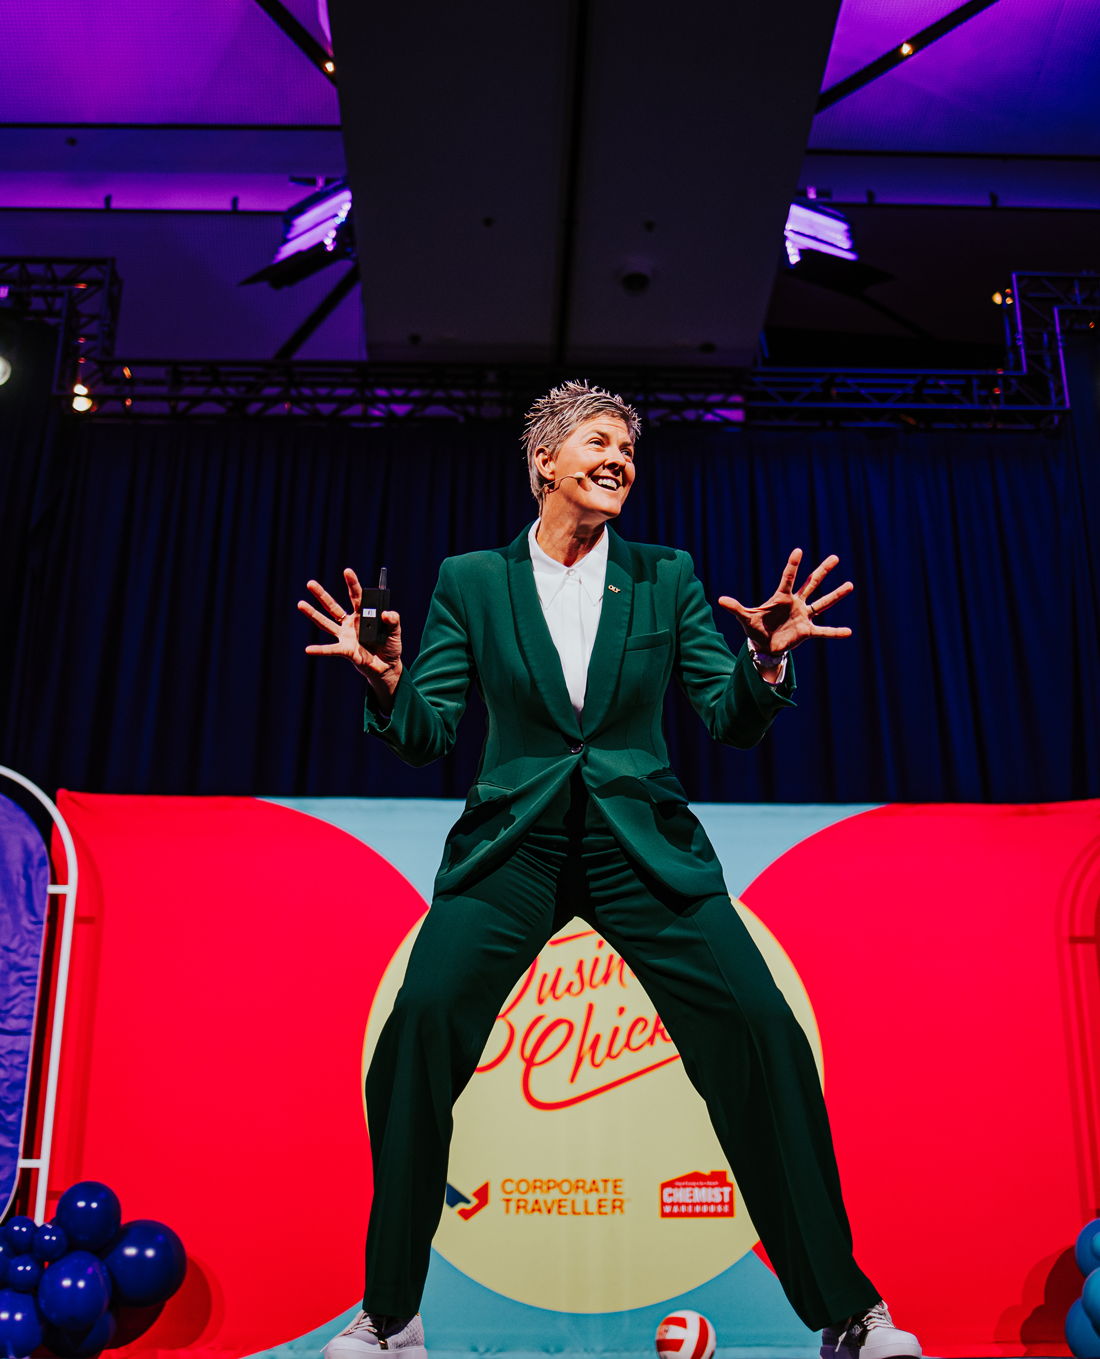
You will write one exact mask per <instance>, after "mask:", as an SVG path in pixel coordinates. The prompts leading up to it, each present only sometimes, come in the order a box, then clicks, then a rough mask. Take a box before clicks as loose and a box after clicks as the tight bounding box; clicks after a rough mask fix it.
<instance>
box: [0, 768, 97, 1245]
mask: <svg viewBox="0 0 1100 1359" xmlns="http://www.w3.org/2000/svg"><path fill="white" fill-rule="evenodd" d="M0 777H3V778H7V779H10V780H11V781H12V782H13V783H17V784H19V786H20V787H21V788H25V789H26V790H27V792H28V793H30V794H31V796H32V797H35V798H37V799H38V801H39V802H40V803H41V804H42V806H43V807H45V808H46V810H47V811H48V812H49V814H50V816H51V818H52V819H53V823H54V825H55V826H56V827H57V829H58V832H59V834H60V835H61V842H62V844H63V845H64V846H65V861H66V864H65V867H66V872H65V877H66V881H65V882H51V883H50V886H49V892H50V895H51V896H64V898H65V909H64V913H63V915H62V920H61V950H60V953H59V956H58V963H57V989H56V990H55V991H54V997H53V1015H52V1022H51V1028H50V1054H49V1058H48V1061H47V1067H46V1100H45V1105H44V1108H43V1111H42V1143H41V1146H40V1147H39V1149H38V1155H37V1156H30V1157H26V1156H21V1157H20V1158H19V1160H18V1162H17V1166H18V1169H19V1170H34V1171H37V1173H38V1180H37V1183H36V1184H35V1196H34V1220H35V1222H37V1223H38V1224H39V1225H40V1226H41V1224H42V1223H43V1222H45V1220H46V1194H47V1191H48V1189H49V1181H50V1157H51V1155H52V1153H53V1129H54V1118H55V1115H56V1112H57V1078H58V1073H59V1071H60V1069H61V1036H62V1031H63V1030H64V1027H65V999H66V996H67V993H68V989H69V964H70V962H71V959H72V949H73V922H74V920H75V919H76V888H77V871H78V870H77V861H76V845H75V844H74V843H73V836H72V832H71V831H70V830H69V827H68V825H67V824H66V822H65V818H64V817H63V816H62V815H61V813H60V812H59V811H58V810H57V806H56V804H55V803H54V802H53V801H52V800H51V799H50V798H48V797H47V796H46V794H45V793H44V792H43V791H42V789H41V788H39V787H38V785H37V784H36V783H32V782H31V781H30V779H28V778H26V777H24V775H22V774H17V773H16V771H15V770H14V769H8V768H7V767H6V766H5V765H0ZM48 848H49V847H48V846H47V851H48ZM50 862H51V864H52V863H53V859H52V856H51V860H50ZM55 871H56V870H55ZM41 996H42V976H41V972H39V978H38V997H39V999H41ZM41 1022H42V1015H41V1014H40V1013H39V1012H38V1006H37V1003H36V1006H35V1025H36V1026H37V1025H38V1024H39V1023H41ZM30 1079H31V1067H30V1064H29V1063H28V1066H27V1085H28V1087H29V1086H30ZM26 1133H27V1100H26V1093H24V1098H23V1127H22V1128H21V1129H20V1132H19V1145H20V1147H21V1148H22V1149H23V1150H24V1151H26V1150H27V1148H26V1146H25V1138H26Z"/></svg>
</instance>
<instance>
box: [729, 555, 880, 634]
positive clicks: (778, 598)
mask: <svg viewBox="0 0 1100 1359" xmlns="http://www.w3.org/2000/svg"><path fill="white" fill-rule="evenodd" d="M801 561H802V549H801V548H800V547H796V548H795V550H794V551H793V552H792V553H791V555H790V557H788V559H787V565H786V566H785V567H784V569H783V574H782V576H780V578H779V588H778V589H777V590H776V592H775V594H774V595H772V597H771V599H768V600H765V601H764V603H763V604H758V605H757V606H756V608H754V609H747V608H745V606H744V605H743V604H740V603H738V601H737V600H736V599H733V598H732V597H731V596H730V595H723V596H722V597H721V599H719V601H718V603H719V604H721V606H722V608H723V609H726V610H727V611H728V612H729V613H732V614H733V615H734V616H735V617H736V618H737V621H738V622H739V623H740V624H741V626H742V627H743V628H744V630H745V636H746V637H748V638H749V640H750V641H751V642H752V643H753V645H754V646H755V647H756V649H757V650H758V651H767V652H770V653H771V654H772V655H776V654H777V653H779V652H780V651H791V650H793V649H794V648H795V647H796V646H799V645H800V644H801V643H802V642H804V641H805V640H806V638H807V637H851V635H852V629H851V628H823V627H821V626H820V624H819V623H818V622H817V619H818V617H819V616H820V615H821V614H823V613H824V612H825V610H826V609H831V608H832V606H833V605H834V604H835V603H836V602H837V600H838V599H843V598H844V596H845V595H850V594H851V593H852V591H853V590H854V589H855V586H854V585H853V584H852V582H851V581H850V580H846V581H845V582H844V584H843V585H838V586H837V588H836V589H835V590H831V591H830V592H829V593H828V594H827V595H822V597H821V598H820V599H819V600H817V602H816V603H810V596H811V595H812V594H813V592H814V591H815V590H816V589H817V587H818V586H819V585H820V584H821V582H822V581H823V580H824V579H825V577H826V576H827V575H828V574H829V572H830V571H831V570H832V569H833V567H834V566H836V565H837V563H838V562H839V561H840V558H839V557H835V556H834V557H826V558H825V560H824V561H823V562H822V563H821V565H820V566H819V567H818V568H817V570H816V571H811V572H810V574H809V575H808V576H807V577H806V580H805V582H804V584H803V586H802V588H801V590H795V588H794V583H795V580H796V578H797V576H798V567H799V563H800V562H801Z"/></svg>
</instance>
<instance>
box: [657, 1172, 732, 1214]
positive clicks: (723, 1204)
mask: <svg viewBox="0 0 1100 1359" xmlns="http://www.w3.org/2000/svg"><path fill="white" fill-rule="evenodd" d="M733 1212H734V1207H733V1185H732V1184H730V1179H729V1172H728V1171H725V1170H712V1171H711V1172H710V1174H709V1175H704V1174H703V1172H702V1171H701V1170H693V1171H692V1172H691V1174H690V1175H681V1176H680V1177H679V1179H676V1180H665V1181H664V1183H663V1184H662V1185H661V1216H662V1217H733Z"/></svg>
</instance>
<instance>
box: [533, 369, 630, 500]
mask: <svg viewBox="0 0 1100 1359" xmlns="http://www.w3.org/2000/svg"><path fill="white" fill-rule="evenodd" d="M598 415H610V416H613V417H614V418H615V419H616V420H621V421H622V422H623V424H624V425H625V426H626V428H627V430H628V432H629V434H630V439H631V442H634V441H635V440H637V438H638V435H639V434H640V433H641V429H642V422H641V419H640V418H639V416H638V412H637V411H636V410H635V409H634V407H633V406H630V405H627V403H626V402H625V401H624V400H623V399H622V397H621V396H615V395H614V393H612V392H605V391H604V389H603V388H602V387H590V386H589V385H588V383H587V382H563V383H562V385H561V386H560V387H555V388H554V389H553V390H552V391H551V392H550V393H549V394H548V395H546V396H540V397H539V399H538V400H537V401H536V402H535V404H534V405H533V406H532V407H531V409H530V410H529V411H528V412H527V419H526V420H525V421H524V425H523V446H524V448H525V450H526V452H527V472H528V475H529V476H530V478H531V494H532V495H533V496H534V497H535V499H536V500H537V501H538V502H539V504H540V505H541V504H542V500H543V496H544V495H545V494H546V487H547V486H550V485H551V484H552V483H551V481H550V479H549V477H544V476H543V475H542V473H541V472H540V471H539V469H538V468H537V467H536V466H535V453H536V452H537V451H538V449H540V448H545V449H548V450H549V452H550V453H551V454H554V453H556V452H557V451H558V449H559V448H561V446H562V444H563V443H565V441H566V439H568V438H569V436H570V434H572V433H573V431H574V430H575V429H579V428H580V426H581V425H583V424H584V423H585V421H586V420H594V419H595V418H596V416H598Z"/></svg>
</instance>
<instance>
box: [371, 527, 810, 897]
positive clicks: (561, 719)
mask: <svg viewBox="0 0 1100 1359" xmlns="http://www.w3.org/2000/svg"><path fill="white" fill-rule="evenodd" d="M607 533H608V538H609V542H608V558H607V579H606V583H605V585H604V601H603V609H602V611H601V615H600V625H599V629H598V631H597V634H596V644H595V647H594V648H593V651H592V659H591V662H590V663H589V667H588V689H587V691H586V694H585V700H584V711H583V712H582V713H581V715H580V717H579V718H578V716H577V714H576V713H575V712H574V711H573V706H572V704H571V703H570V701H569V695H568V693H567V691H566V687H565V677H564V675H563V674H562V668H561V661H560V660H559V658H558V653H557V651H556V650H555V648H554V643H553V641H552V640H551V638H550V632H549V630H548V628H547V626H546V620H545V619H544V617H543V612H542V605H541V604H540V603H539V597H538V592H537V590H536V588H535V578H534V573H533V571H532V568H531V554H530V551H529V547H528V540H527V530H526V529H525V530H524V531H523V533H521V534H520V536H519V537H518V538H517V539H516V540H515V542H514V543H512V545H511V546H510V547H503V548H496V549H494V550H493V551H491V552H471V553H470V554H468V555H467V556H464V557H448V558H447V559H446V560H445V561H444V562H443V565H442V566H441V568H440V571H439V584H438V585H437V586H436V590H435V594H434V596H433V597H432V603H431V608H430V610H429V612H428V619H427V622H426V624H425V626H424V636H423V639H422V643H421V648H420V655H419V656H418V657H417V660H416V662H415V663H414V664H413V666H412V667H411V668H409V669H407V670H406V671H405V672H404V673H403V675H402V677H401V680H400V682H399V683H398V686H397V689H396V692H395V695H394V707H393V712H392V714H391V715H390V717H389V719H388V720H387V719H386V718H385V717H384V716H383V715H382V714H381V712H380V710H379V708H378V706H377V704H376V702H375V700H374V696H373V692H372V691H370V690H368V697H367V712H366V728H367V730H368V731H369V732H373V733H375V734H376V735H377V736H379V737H380V738H381V739H382V740H383V741H385V742H386V744H387V745H389V746H390V747H391V749H392V750H394V751H395V752H396V753H397V754H398V755H400V756H401V758H402V759H403V760H406V761H407V762H408V763H409V764H413V765H424V764H428V763H430V762H431V761H432V760H436V759H438V758H439V757H440V756H441V755H445V754H446V753H447V752H448V751H449V750H450V749H451V747H452V745H453V744H454V739H455V730H456V728H457V726H458V721H459V718H460V717H461V716H462V713H463V710H464V709H465V707H466V696H467V694H468V693H469V689H470V685H471V684H476V685H477V687H478V690H479V692H480V693H481V696H482V698H483V699H484V700H485V706H486V708H487V709H488V732H487V734H486V738H485V745H484V748H483V750H482V753H481V763H480V765H479V767H478V774H477V780H476V782H475V783H474V786H473V787H472V788H471V789H470V794H469V797H468V798H467V800H466V809H465V811H464V812H463V814H462V816H461V817H460V818H459V820H458V822H457V823H456V825H455V826H454V828H453V829H452V830H451V832H450V835H449V836H448V837H447V844H446V848H445V849H444V852H443V862H442V864H441V865H440V868H439V873H438V876H437V877H436V884H435V886H436V892H437V893H438V892H455V891H458V890H460V889H461V887H462V886H463V884H464V883H466V882H468V881H469V880H470V879H471V878H472V877H474V876H475V875H478V874H480V873H483V872H486V871H487V870H488V869H490V868H491V867H492V866H493V865H494V864H495V863H497V862H498V861H499V859H500V858H501V857H503V855H504V854H505V853H507V852H508V850H509V849H511V848H512V847H513V846H514V845H515V844H516V842H517V841H518V840H519V839H520V838H521V837H522V836H523V835H524V834H525V833H526V831H527V830H528V829H529V828H530V827H531V826H532V825H533V824H534V822H535V821H536V820H537V819H538V817H539V815H540V813H541V812H542V811H543V809H544V808H545V807H546V806H547V804H548V803H549V802H550V800H551V798H552V797H553V796H554V794H555V793H556V792H557V790H558V789H559V788H560V787H561V785H562V784H563V783H564V782H565V781H566V780H567V779H568V778H569V777H570V775H571V774H572V773H573V771H574V769H576V768H577V767H578V766H579V767H580V769H581V772H582V775H583V777H584V781H585V784H586V785H587V787H588V791H589V793H590V794H591V796H592V797H593V798H595V800H596V802H597V803H598V805H599V808H600V810H601V812H602V813H603V815H604V817H605V818H606V820H607V822H608V824H609V825H610V827H611V829H612V831H613V832H614V833H615V835H616V837H617V838H618V839H619V841H620V842H621V843H622V844H623V845H624V846H626V847H628V848H629V851H630V853H631V854H632V855H633V856H634V857H635V858H637V859H640V860H641V861H642V862H643V863H644V864H645V865H646V866H647V867H648V868H649V870H650V871H651V872H652V873H654V874H655V875H656V876H657V877H658V878H660V879H661V880H662V881H663V882H664V883H666V884H667V885H668V886H669V887H671V888H673V889H674V890H675V891H677V892H682V893H684V894H685V895H690V896H703V895H708V896H709V895H714V894H717V893H721V892H724V891H725V890H726V888H725V884H724V882H723V880H722V869H721V865H720V864H719V862H718V858H717V856H716V855H715V853H714V849H713V848H712V846H711V844H710V841H709V840H708V839H707V836H706V834H705V832H704V831H703V828H702V827H701V826H700V824H699V822H698V821H697V820H696V818H695V816H694V815H693V814H692V812H691V811H690V810H689V808H688V803H687V797H686V795H685V793H684V790H683V788H681V786H680V783H679V780H678V779H677V778H676V775H675V774H674V773H673V772H672V770H671V769H670V768H669V765H668V750H667V748H666V746H665V739H664V734H663V732H662V729H661V714H662V708H663V699H664V694H665V690H666V688H667V687H668V682H669V679H670V677H671V676H672V675H675V676H676V678H677V679H678V680H679V682H680V684H681V685H682V686H683V688H684V690H685V691H686V693H687V695H688V698H689V699H690V700H691V702H692V705H693V706H694V708H695V711H696V712H697V713H698V714H699V716H700V717H701V718H702V719H703V721H704V722H705V723H706V725H707V728H708V730H709V731H710V734H711V735H712V736H713V737H714V738H715V739H716V740H718V741H721V742H723V743H724V744H726V745H731V746H739V747H741V748H744V749H747V748H748V747H749V746H753V745H755V744H756V743H757V742H758V741H759V740H760V738H761V737H762V736H763V735H764V733H765V731H767V729H768V727H769V725H770V724H771V721H772V719H773V718H774V717H775V715H776V713H777V712H778V711H779V710H780V708H784V707H788V706H793V704H792V703H791V698H790V695H791V691H792V690H793V688H794V667H793V665H791V664H790V663H788V666H787V674H786V676H785V678H784V682H783V684H782V685H778V686H775V687H774V688H773V687H772V686H771V685H768V684H765V683H764V681H763V680H762V679H761V678H760V676H759V675H758V674H757V671H756V667H755V666H754V665H753V664H752V662H751V660H750V659H749V654H748V647H747V646H745V647H743V648H742V650H741V652H740V654H739V655H737V656H736V657H735V656H734V655H733V653H732V652H731V651H730V649H729V647H728V646H727V645H726V642H725V640H724V639H723V637H722V636H721V634H720V633H719V632H718V629H717V628H716V627H715V625H714V616H713V614H712V613H711V609H710V605H709V604H708V603H707V601H706V597H705V595H704V594H703V587H702V585H701V584H700V582H699V580H698V579H697V577H696V575H695V571H694V569H693V566H692V562H691V558H690V557H689V556H688V554H687V553H686V552H677V551H674V550H673V549H672V548H667V547H650V546H648V545H647V544H644V543H627V542H624V541H623V540H622V539H621V538H620V537H619V536H618V534H616V533H615V532H613V531H612V529H611V528H610V527H608V529H607Z"/></svg>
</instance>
